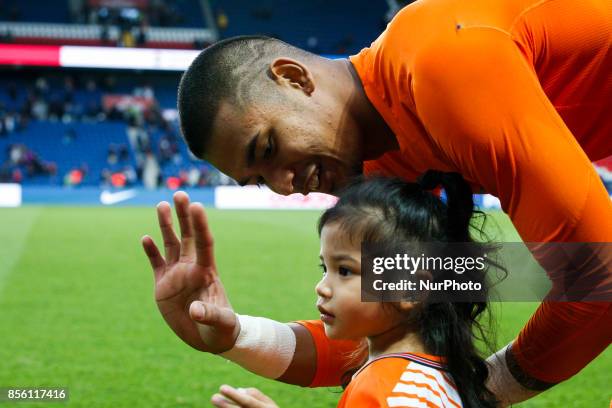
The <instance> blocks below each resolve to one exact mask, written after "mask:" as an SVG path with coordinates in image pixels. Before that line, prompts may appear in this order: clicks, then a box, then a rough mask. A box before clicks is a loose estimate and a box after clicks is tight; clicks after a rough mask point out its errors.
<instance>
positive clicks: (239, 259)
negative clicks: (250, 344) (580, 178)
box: [0, 207, 612, 408]
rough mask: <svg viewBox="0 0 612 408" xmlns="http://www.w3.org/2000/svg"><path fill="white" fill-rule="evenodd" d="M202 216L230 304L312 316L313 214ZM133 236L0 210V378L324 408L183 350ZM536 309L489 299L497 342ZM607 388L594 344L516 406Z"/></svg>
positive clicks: (65, 212)
mask: <svg viewBox="0 0 612 408" xmlns="http://www.w3.org/2000/svg"><path fill="white" fill-rule="evenodd" d="M209 216H210V222H211V225H212V229H213V233H214V235H215V238H216V256H217V264H218V267H219V271H220V274H221V275H222V277H223V280H224V282H225V284H226V288H227V290H228V292H229V295H230V298H231V300H232V303H233V306H234V307H235V309H236V311H237V312H239V313H244V314H251V315H261V316H267V317H270V318H274V319H278V320H281V321H290V320H294V319H304V318H313V319H316V318H317V316H318V313H317V310H316V309H315V307H314V304H315V295H314V285H315V283H316V282H317V280H318V279H319V276H320V272H319V270H318V268H317V264H318V259H317V258H318V238H317V235H316V232H315V222H316V219H317V216H318V213H316V212H283V211H276V212H267V211H215V210H210V211H209ZM493 218H495V219H496V220H497V224H498V225H499V229H498V230H497V232H498V235H497V236H498V237H501V236H505V237H506V239H507V240H512V239H514V240H516V239H517V236H516V233H515V232H514V230H513V229H512V227H511V225H510V223H509V222H508V220H507V218H505V216H503V215H502V214H500V213H497V214H494V217H493ZM145 233H148V234H151V235H152V236H153V237H154V238H155V239H156V242H158V243H160V236H159V233H158V231H157V226H156V218H155V210H154V209H152V208H67V207H48V208H40V207H24V208H19V209H2V210H0V387H8V386H14V387H45V386H46V387H51V386H65V387H68V388H69V391H70V400H69V402H68V403H67V405H68V406H73V407H207V406H210V403H209V399H210V396H211V395H212V394H213V393H214V392H215V391H216V390H217V389H218V387H219V385H221V384H223V383H228V384H232V385H236V386H255V387H259V388H260V389H261V390H263V391H264V392H265V393H267V394H269V395H270V396H272V397H273V398H275V399H276V401H277V402H278V403H279V405H280V406H281V407H285V408H288V407H308V408H316V407H334V406H335V403H336V402H337V400H338V399H339V397H340V391H339V390H338V389H316V390H311V389H304V388H299V387H293V386H288V385H284V384H280V383H276V382H274V381H270V380H265V379H261V378H258V377H256V376H255V375H252V374H250V373H247V372H245V371H243V370H242V369H241V368H239V367H237V366H235V365H233V364H231V363H228V362H225V361H223V360H222V359H220V358H216V357H212V356H210V355H207V354H204V353H199V352H196V351H194V350H192V349H190V348H189V347H187V346H186V345H184V344H183V343H182V342H181V341H180V340H179V339H178V338H177V337H176V336H175V335H174V334H173V333H172V332H171V331H170V329H169V328H168V327H167V326H166V324H165V323H164V322H163V320H162V318H161V317H160V315H159V313H158V311H157V308H156V306H155V303H154V301H153V276H152V273H151V271H150V269H149V265H148V262H147V260H146V258H145V256H144V254H143V253H142V250H141V247H140V242H139V240H140V237H141V236H142V235H144V234H145ZM535 307H536V305H535V304H533V303H512V304H510V303H506V304H502V305H499V304H497V305H495V311H496V318H497V321H498V335H497V338H498V343H499V344H505V343H506V342H508V341H509V340H511V339H512V337H513V336H514V335H515V334H516V333H518V331H519V329H520V328H521V327H522V325H523V324H524V323H525V322H526V320H527V318H528V317H529V315H530V313H531V312H532V311H533V310H534V309H535ZM611 384H612V353H610V350H607V351H606V352H604V353H603V354H602V355H601V356H599V358H597V359H596V360H595V361H594V362H593V363H592V364H590V365H589V366H588V367H587V368H585V369H584V370H583V371H582V372H581V373H580V374H579V375H577V376H575V377H574V378H573V379H571V380H570V381H567V382H566V383H564V384H562V385H560V386H557V387H555V388H553V389H552V390H549V391H548V392H546V393H544V394H543V395H541V396H540V397H539V398H536V399H534V400H533V401H530V402H527V403H524V404H522V405H521V406H523V407H570V406H571V407H585V408H595V407H602V408H603V407H608V406H609V403H610V398H611V396H612V386H611ZM15 405H16V406H18V407H28V406H36V407H39V406H42V405H41V404H40V403H38V404H28V403H19V404H15ZM43 405H44V404H43ZM60 405H61V406H63V405H64V404H53V405H52V406H60ZM3 406H10V404H8V403H0V408H1V407H3ZM45 406H46V405H45Z"/></svg>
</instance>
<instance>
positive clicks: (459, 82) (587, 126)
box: [313, 0, 612, 385]
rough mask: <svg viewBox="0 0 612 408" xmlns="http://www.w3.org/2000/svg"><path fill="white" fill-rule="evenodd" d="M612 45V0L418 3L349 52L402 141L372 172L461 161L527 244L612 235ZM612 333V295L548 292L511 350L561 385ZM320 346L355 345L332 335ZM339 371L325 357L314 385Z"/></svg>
mask: <svg viewBox="0 0 612 408" xmlns="http://www.w3.org/2000/svg"><path fill="white" fill-rule="evenodd" d="M611 45H612V2H610V1H609V0H587V1H580V2H576V1H571V0H500V1H490V0H471V1H462V0H420V1H417V2H415V3H412V4H411V5H409V6H407V7H405V8H404V9H403V10H401V11H400V12H399V13H398V14H397V16H396V17H395V18H394V19H393V20H392V21H391V22H390V23H389V25H388V27H387V29H386V30H385V31H384V32H383V33H382V34H381V35H380V37H379V38H378V39H376V41H374V42H373V43H372V45H371V46H370V47H369V48H365V49H363V50H362V51H361V52H360V53H359V54H358V55H355V56H352V57H351V58H350V60H351V62H352V64H353V66H354V67H355V69H356V71H357V74H358V75H359V77H360V79H361V82H362V84H363V86H364V89H365V92H366V95H367V97H368V99H369V100H370V101H371V103H372V104H373V105H374V107H375V108H376V109H377V111H378V112H379V113H380V114H381V116H382V117H383V118H384V120H385V121H386V122H387V124H388V125H389V127H390V128H391V129H392V130H393V132H394V133H395V135H396V138H397V141H398V144H399V150H397V151H393V152H389V153H387V154H385V155H383V156H382V157H380V158H378V159H376V160H372V161H368V162H365V163H364V172H365V173H366V174H372V173H382V174H384V175H388V176H399V177H403V178H405V179H407V180H414V179H415V178H416V177H417V176H418V175H419V174H421V173H423V172H424V171H426V170H428V169H437V170H442V171H456V172H459V173H461V174H462V175H463V176H464V177H465V178H466V179H467V180H468V181H469V182H470V183H471V184H472V185H473V186H474V189H475V191H476V192H481V191H484V192H488V193H491V194H493V195H495V196H497V197H499V199H500V201H501V204H502V207H503V209H504V211H505V212H506V213H508V214H509V216H510V218H511V219H512V222H513V223H514V226H515V227H516V229H517V230H518V232H519V234H520V235H521V237H522V238H523V240H524V241H528V242H564V241H565V242H572V241H574V242H612V204H611V201H610V198H609V196H608V194H607V192H606V190H605V188H604V186H603V184H602V183H601V181H600V179H599V177H598V176H597V173H596V172H595V170H594V169H593V166H592V165H591V161H595V160H598V159H602V158H605V157H607V156H610V155H612V53H611V52H610V49H611V48H612V47H611ZM609 273H612V272H609ZM611 339H612V306H611V303H606V302H601V303H581V304H575V303H553V304H551V303H547V302H546V303H543V304H542V305H541V306H540V308H539V309H538V311H537V312H536V314H535V315H534V317H532V319H531V321H530V322H529V323H528V325H527V326H526V327H525V329H523V331H522V332H521V334H520V335H519V337H518V339H517V342H516V344H515V347H513V351H514V352H515V353H516V357H517V359H518V361H519V363H520V365H521V367H522V368H523V370H524V371H525V372H526V373H527V374H529V375H531V376H532V377H533V378H536V379H539V380H541V381H544V382H549V383H554V382H558V381H562V380H564V379H566V378H568V377H569V376H571V375H573V374H575V373H576V372H577V371H579V370H580V369H581V368H582V367H584V366H585V365H586V364H587V363H588V362H589V361H591V360H592V359H593V358H595V356H597V355H598V354H599V353H600V352H601V351H603V350H604V349H605V348H606V347H607V345H608V344H609V343H610V341H611ZM344 346H345V344H342V347H344ZM317 347H321V348H325V349H329V355H330V356H332V359H342V357H341V356H343V355H344V354H343V353H336V352H335V349H336V347H339V345H338V344H336V343H334V342H333V341H332V342H330V343H329V344H325V345H323V344H322V343H317ZM342 347H339V348H342ZM551 362H554V363H551ZM341 366H342V364H341V362H330V363H329V364H326V367H328V368H331V367H333V368H335V369H336V370H339V368H338V367H341ZM337 378H338V373H334V372H333V370H332V372H329V371H328V372H325V367H323V366H319V367H318V369H317V373H316V376H315V381H314V382H313V385H317V384H325V383H329V382H333V381H335V380H337Z"/></svg>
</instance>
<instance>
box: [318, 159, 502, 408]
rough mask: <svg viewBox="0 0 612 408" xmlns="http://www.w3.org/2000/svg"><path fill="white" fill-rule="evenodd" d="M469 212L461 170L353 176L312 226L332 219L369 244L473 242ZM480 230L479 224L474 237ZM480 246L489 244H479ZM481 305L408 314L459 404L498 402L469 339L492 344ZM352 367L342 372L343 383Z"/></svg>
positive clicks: (441, 305) (430, 307)
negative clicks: (407, 176)
mask: <svg viewBox="0 0 612 408" xmlns="http://www.w3.org/2000/svg"><path fill="white" fill-rule="evenodd" d="M439 186H441V187H442V188H443V189H444V191H445V193H446V198H447V199H446V203H444V202H443V201H442V200H441V199H440V198H439V197H438V196H437V195H435V194H433V193H432V192H431V190H433V189H435V188H437V187H439ZM475 213H477V214H479V215H480V216H482V217H484V214H482V213H481V212H477V211H474V202H473V198H472V190H471V188H470V186H469V185H468V184H467V182H466V181H465V180H464V179H463V177H461V175H460V174H458V173H443V172H439V171H433V170H430V171H428V172H426V173H425V174H424V175H423V176H422V177H421V178H420V179H419V181H418V182H417V183H406V182H405V181H403V180H400V179H389V178H372V179H367V180H363V179H361V180H356V181H355V182H353V183H351V184H350V185H349V186H347V187H346V188H345V189H344V190H343V191H342V192H341V193H340V198H339V200H338V203H337V204H336V205H335V206H334V207H332V208H330V209H328V210H327V211H325V213H323V215H322V216H321V218H320V220H319V225H318V230H319V234H321V230H322V229H323V227H324V226H325V225H327V224H330V223H335V224H337V225H338V226H339V228H341V229H342V230H343V231H344V232H346V233H347V234H349V236H350V237H358V239H360V240H361V241H363V242H368V243H391V244H392V243H394V242H398V241H401V240H404V241H419V242H474V241H473V239H472V237H471V234H470V225H471V221H472V217H473V215H474V214H475ZM482 219H483V220H484V218H482ZM483 228H484V222H482V223H481V224H480V229H479V231H480V233H481V235H484V233H483ZM482 248H483V251H487V250H488V249H487V248H488V246H486V245H483V246H482ZM483 275H484V274H483ZM483 281H484V279H483ZM485 310H487V302H483V301H476V302H436V301H427V299H425V300H424V301H422V302H420V303H419V306H418V307H417V308H416V310H414V311H413V312H411V314H412V315H411V316H410V323H411V325H412V324H414V327H417V328H418V330H419V331H420V333H419V334H420V336H421V339H422V340H423V343H424V345H425V348H426V350H427V352H428V353H431V354H433V355H439V356H443V357H444V358H445V366H446V369H447V370H448V372H449V373H450V374H451V376H452V377H453V380H454V382H455V384H456V385H457V389H458V392H459V394H460V396H461V400H462V402H463V406H465V407H494V406H496V403H497V401H496V399H495V396H494V395H493V393H492V392H491V391H489V390H488V389H487V387H486V385H485V382H486V380H487V377H488V374H489V370H488V367H487V364H486V362H485V361H484V359H483V357H482V356H481V354H480V353H479V351H478V349H477V347H476V344H475V343H476V342H477V341H478V340H480V341H482V342H484V344H485V345H487V346H489V348H491V349H493V347H492V342H490V341H489V340H488V338H487V335H486V332H485V327H484V326H483V325H482V324H481V323H480V319H479V317H481V315H482V314H483V312H485ZM489 322H490V314H489ZM355 371H356V368H354V369H352V370H350V371H349V372H347V373H345V376H343V382H344V384H343V385H344V386H346V385H347V384H348V382H349V381H350V378H351V376H352V374H354V372H355Z"/></svg>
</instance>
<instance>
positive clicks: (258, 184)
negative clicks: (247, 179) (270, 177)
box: [256, 176, 266, 188]
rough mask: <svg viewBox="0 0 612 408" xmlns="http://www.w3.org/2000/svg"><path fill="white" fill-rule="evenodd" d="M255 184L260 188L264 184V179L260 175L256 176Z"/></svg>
mask: <svg viewBox="0 0 612 408" xmlns="http://www.w3.org/2000/svg"><path fill="white" fill-rule="evenodd" d="M256 185H257V187H260V188H261V187H262V186H265V185H266V180H265V179H264V178H263V177H262V176H259V177H257V181H256Z"/></svg>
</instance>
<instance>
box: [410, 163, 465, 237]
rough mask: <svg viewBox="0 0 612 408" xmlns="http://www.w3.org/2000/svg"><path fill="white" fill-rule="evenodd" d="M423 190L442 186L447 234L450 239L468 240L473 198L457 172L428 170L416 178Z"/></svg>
mask: <svg viewBox="0 0 612 408" xmlns="http://www.w3.org/2000/svg"><path fill="white" fill-rule="evenodd" d="M418 183H419V185H420V186H421V187H422V188H423V189H425V190H433V189H435V188H436V187H438V186H442V187H443V188H444V191H445V192H446V200H447V204H446V205H447V210H446V211H447V216H446V226H447V234H448V237H449V239H450V240H451V241H455V242H469V241H470V233H469V227H470V219H471V218H472V215H473V214H474V199H473V197H472V188H471V187H470V185H469V184H468V183H467V182H466V181H465V180H464V179H463V177H462V176H461V174H459V173H444V172H441V171H438V170H428V171H427V172H426V173H424V174H423V175H422V176H421V177H420V178H419V180H418Z"/></svg>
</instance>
